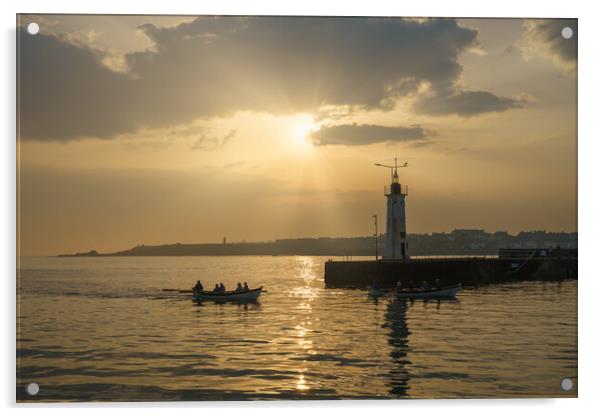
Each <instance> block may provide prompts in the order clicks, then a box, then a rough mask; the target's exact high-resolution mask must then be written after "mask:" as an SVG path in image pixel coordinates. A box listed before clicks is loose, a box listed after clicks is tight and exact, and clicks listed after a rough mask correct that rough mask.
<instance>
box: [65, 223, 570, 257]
mask: <svg viewBox="0 0 602 416" xmlns="http://www.w3.org/2000/svg"><path fill="white" fill-rule="evenodd" d="M408 243H409V251H410V253H411V255H413V256H429V255H496V254H497V253H498V250H499V249H500V248H552V247H561V248H577V233H565V232H546V231H522V232H520V233H518V234H516V235H512V234H509V233H507V232H505V231H497V232H494V233H488V232H485V231H484V230H478V229H476V230H474V229H468V230H454V231H452V232H450V233H432V234H409V236H408ZM378 246H379V247H378V250H379V252H380V253H382V250H383V246H384V236H383V235H380V236H379V238H378ZM374 254H375V241H374V237H350V238H330V237H321V238H296V239H279V240H274V241H268V242H249V243H247V242H232V243H226V242H225V241H224V242H223V243H221V244H219V243H216V244H181V243H174V244H162V245H138V246H136V247H133V248H131V249H128V250H123V251H117V252H112V253H99V252H98V251H97V250H91V251H88V252H82V253H74V254H59V255H58V257H119V256H238V255H266V256H269V255H272V256H278V255H283V256H286V255H306V256H309V255H313V256H349V255H351V256H373V255H374Z"/></svg>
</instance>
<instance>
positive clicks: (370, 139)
mask: <svg viewBox="0 0 602 416" xmlns="http://www.w3.org/2000/svg"><path fill="white" fill-rule="evenodd" d="M427 135H428V133H427V131H425V130H424V129H423V128H422V127H419V126H414V127H386V126H377V125H374V124H359V125H358V124H340V125H335V126H328V125H327V126H322V127H320V129H319V130H315V131H313V132H311V133H310V135H309V139H310V140H311V142H312V143H314V144H315V145H318V146H326V145H337V144H340V145H347V146H357V145H365V144H372V143H380V142H405V141H413V140H422V139H424V138H426V137H427Z"/></svg>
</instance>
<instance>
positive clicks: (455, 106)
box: [416, 91, 525, 117]
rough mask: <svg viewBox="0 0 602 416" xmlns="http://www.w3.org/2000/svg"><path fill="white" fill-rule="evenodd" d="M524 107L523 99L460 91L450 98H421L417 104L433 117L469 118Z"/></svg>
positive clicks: (437, 96)
mask: <svg viewBox="0 0 602 416" xmlns="http://www.w3.org/2000/svg"><path fill="white" fill-rule="evenodd" d="M524 105H525V101H524V100H523V99H514V98H507V97H498V96H496V95H494V94H492V93H490V92H487V91H460V92H457V93H453V94H450V95H448V96H439V95H437V94H434V95H431V96H426V97H423V98H420V99H419V100H418V101H417V103H416V109H417V110H418V111H420V112H421V113H425V114H431V115H447V114H457V115H459V116H463V117H468V116H474V115H476V114H481V113H489V112H500V111H506V110H508V109H511V108H521V107H523V106H524Z"/></svg>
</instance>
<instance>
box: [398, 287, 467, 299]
mask: <svg viewBox="0 0 602 416" xmlns="http://www.w3.org/2000/svg"><path fill="white" fill-rule="evenodd" d="M461 288H462V285H461V284H457V285H455V286H448V287H441V288H436V289H428V290H423V289H420V290H399V291H396V292H395V295H396V296H397V297H398V298H404V299H405V298H409V299H415V298H453V297H455V296H456V294H457V293H458V291H459V290H460V289H461Z"/></svg>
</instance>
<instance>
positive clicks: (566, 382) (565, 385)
mask: <svg viewBox="0 0 602 416" xmlns="http://www.w3.org/2000/svg"><path fill="white" fill-rule="evenodd" d="M560 388H561V389H562V390H564V391H571V390H573V380H571V379H570V378H563V379H562V381H561V382H560Z"/></svg>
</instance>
